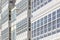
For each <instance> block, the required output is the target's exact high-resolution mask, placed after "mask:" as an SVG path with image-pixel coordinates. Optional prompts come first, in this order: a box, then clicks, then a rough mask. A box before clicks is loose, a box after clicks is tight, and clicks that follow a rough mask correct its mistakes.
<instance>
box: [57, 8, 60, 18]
mask: <svg viewBox="0 0 60 40" xmlns="http://www.w3.org/2000/svg"><path fill="white" fill-rule="evenodd" d="M59 17H60V9H58V10H57V18H59Z"/></svg>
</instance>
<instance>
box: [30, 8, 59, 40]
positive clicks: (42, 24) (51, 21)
mask: <svg viewBox="0 0 60 40" xmlns="http://www.w3.org/2000/svg"><path fill="white" fill-rule="evenodd" d="M59 12H60V9H58V10H56V11H53V12H52V13H50V14H48V15H47V16H45V17H43V18H41V19H39V20H40V21H39V20H37V21H35V22H33V23H32V26H31V28H32V37H33V40H36V39H37V40H40V39H42V38H44V37H47V36H50V35H53V34H56V33H58V32H60V31H59V30H60V29H59V28H60V15H59V16H57V15H58V14H60V13H59ZM33 25H34V26H33ZM36 25H39V26H36ZM35 37H36V38H35Z"/></svg>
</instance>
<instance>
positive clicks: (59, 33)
mask: <svg viewBox="0 0 60 40" xmlns="http://www.w3.org/2000/svg"><path fill="white" fill-rule="evenodd" d="M8 4H9V3H8V0H2V12H1V27H2V28H1V29H2V30H1V35H2V37H1V38H2V40H8V39H9V31H8V30H9V27H8V26H9V24H8V22H9V20H8V13H9V8H8V6H9V5H8ZM27 13H28V0H16V3H15V7H14V8H13V9H12V10H11V38H12V40H27V39H28V24H27V23H28V22H27ZM31 15H32V16H31V40H60V0H31Z"/></svg>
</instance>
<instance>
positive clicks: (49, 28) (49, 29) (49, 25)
mask: <svg viewBox="0 0 60 40" xmlns="http://www.w3.org/2000/svg"><path fill="white" fill-rule="evenodd" d="M51 28H52V27H51V23H49V24H48V31H51Z"/></svg>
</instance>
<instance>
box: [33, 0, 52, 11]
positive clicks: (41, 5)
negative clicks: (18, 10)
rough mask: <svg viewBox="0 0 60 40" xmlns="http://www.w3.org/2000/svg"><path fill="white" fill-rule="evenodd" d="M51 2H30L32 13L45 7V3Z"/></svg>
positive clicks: (48, 0)
mask: <svg viewBox="0 0 60 40" xmlns="http://www.w3.org/2000/svg"><path fill="white" fill-rule="evenodd" d="M51 1H52V0H32V12H34V11H36V10H37V9H39V8H41V7H43V6H45V5H46V4H47V3H49V2H51Z"/></svg>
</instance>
